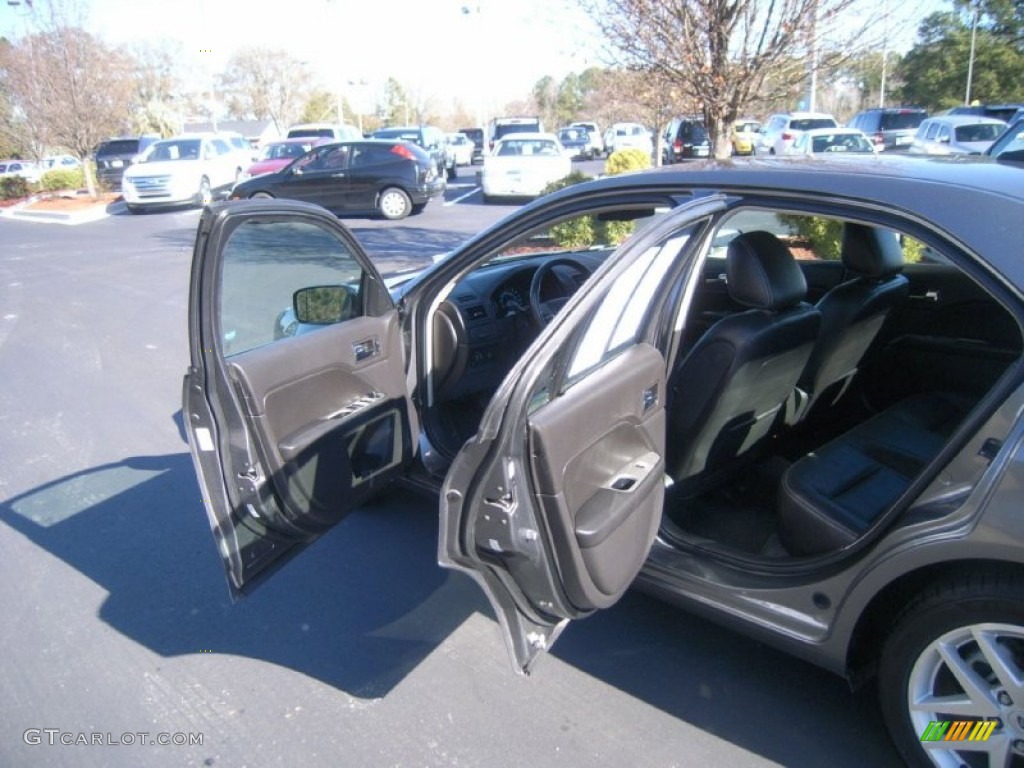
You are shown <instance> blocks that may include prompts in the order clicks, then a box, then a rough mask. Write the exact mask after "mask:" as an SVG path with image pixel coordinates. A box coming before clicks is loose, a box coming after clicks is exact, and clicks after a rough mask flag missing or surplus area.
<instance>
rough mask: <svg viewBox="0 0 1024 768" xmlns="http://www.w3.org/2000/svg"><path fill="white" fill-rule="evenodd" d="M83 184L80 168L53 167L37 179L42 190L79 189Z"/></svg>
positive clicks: (83, 178) (83, 176)
mask: <svg viewBox="0 0 1024 768" xmlns="http://www.w3.org/2000/svg"><path fill="white" fill-rule="evenodd" d="M84 186H85V175H84V174H83V173H82V169H81V168H55V169H54V170H52V171H47V172H46V173H44V174H43V175H42V176H41V177H40V179H39V189H40V190H42V191H43V192H59V191H60V190H62V189H81V188H82V187H84Z"/></svg>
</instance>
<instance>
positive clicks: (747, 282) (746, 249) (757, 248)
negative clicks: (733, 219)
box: [725, 232, 807, 310]
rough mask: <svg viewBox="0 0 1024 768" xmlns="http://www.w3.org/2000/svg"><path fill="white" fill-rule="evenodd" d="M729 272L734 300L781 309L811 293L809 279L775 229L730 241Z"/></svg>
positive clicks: (730, 293) (726, 267)
mask: <svg viewBox="0 0 1024 768" xmlns="http://www.w3.org/2000/svg"><path fill="white" fill-rule="evenodd" d="M725 274H726V278H727V281H728V285H729V295H730V296H731V297H732V298H733V300H734V301H737V302H739V303H740V304H743V305H745V306H748V307H755V308H757V309H769V310H779V309H785V308H786V307H791V306H793V305H795V304H798V303H800V302H801V301H803V300H804V298H805V297H806V296H807V281H806V280H804V273H803V272H801V271H800V267H799V266H798V265H797V263H796V259H794V258H793V254H791V253H790V252H789V249H788V248H787V247H786V246H785V245H783V243H782V241H781V240H779V238H777V237H776V236H775V235H773V234H772V233H771V232H745V233H743V234H742V235H739V236H738V237H736V238H735V239H733V240H732V242H730V243H729V250H728V253H727V255H726V264H725Z"/></svg>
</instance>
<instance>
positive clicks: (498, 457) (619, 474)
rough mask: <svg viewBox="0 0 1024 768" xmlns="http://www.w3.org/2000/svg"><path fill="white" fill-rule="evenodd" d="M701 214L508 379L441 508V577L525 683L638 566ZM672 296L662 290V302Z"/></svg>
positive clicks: (599, 276) (654, 524)
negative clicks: (493, 635)
mask: <svg viewBox="0 0 1024 768" xmlns="http://www.w3.org/2000/svg"><path fill="white" fill-rule="evenodd" d="M723 206H724V200H723V199H722V198H718V197H715V198H707V199H704V200H701V201H699V202H696V203H691V204H690V205H687V206H684V207H683V208H681V209H679V211H680V212H682V213H677V212H673V213H672V214H669V215H668V217H667V218H666V219H665V220H663V221H661V222H659V223H658V224H656V225H654V226H652V227H651V228H649V229H648V230H647V231H646V233H645V234H641V235H636V236H634V238H635V242H632V243H631V244H630V245H629V246H628V247H626V248H624V249H620V251H619V252H617V253H616V254H615V255H614V256H613V257H612V260H611V261H610V263H608V264H606V265H605V267H604V268H602V270H600V271H599V272H598V273H596V274H595V275H594V277H593V278H592V279H591V281H590V282H589V283H588V284H587V285H585V286H584V287H583V288H582V289H581V290H580V291H579V292H578V293H577V294H576V295H575V296H574V297H573V299H572V300H571V301H570V303H569V305H567V307H566V308H565V309H564V310H563V311H562V312H561V313H560V314H559V315H558V316H557V317H556V318H555V321H554V323H553V324H552V326H550V327H549V328H548V329H547V330H546V331H545V333H543V334H542V335H541V337H540V338H539V339H538V340H537V341H536V343H535V344H534V345H533V346H532V347H531V349H530V350H529V351H528V352H527V353H526V355H525V356H524V358H523V360H522V361H521V363H520V364H519V365H518V366H517V367H516V368H515V369H514V370H513V371H512V373H511V374H510V375H509V377H508V378H507V379H506V381H505V383H504V384H503V385H502V387H501V389H500V390H499V392H498V394H497V395H496V396H495V398H494V399H493V400H492V402H491V404H490V406H489V408H488V410H487V412H486V414H485V415H484V419H483V422H482V424H481V428H480V431H479V432H478V433H477V435H476V436H475V437H474V438H473V439H472V440H470V441H469V442H468V443H467V444H466V446H465V447H464V448H463V450H462V451H461V452H460V453H459V455H458V456H457V457H456V460H455V462H454V463H453V465H452V468H451V471H450V472H449V475H448V477H447V479H446V482H445V487H444V490H443V494H442V498H441V539H440V550H439V559H440V561H441V563H442V565H446V566H448V567H452V568H456V569H459V570H462V571H465V572H466V573H468V574H469V575H470V576H472V577H473V578H474V579H475V580H476V581H477V582H478V583H479V584H480V586H481V587H482V588H483V589H484V591H485V592H486V593H487V595H488V597H489V598H490V600H491V603H492V605H493V606H494V608H495V611H496V612H497V614H498V618H499V620H500V622H501V624H502V629H503V631H504V634H505V639H506V642H507V644H508V647H509V651H510V654H511V656H512V660H513V665H514V666H515V668H516V669H517V671H520V672H528V671H529V669H530V667H531V665H532V664H533V663H534V662H535V660H536V659H537V658H538V655H539V654H540V653H541V652H543V651H546V650H547V649H548V648H550V647H551V644H552V643H553V642H554V640H555V638H556V637H557V635H558V634H559V632H560V631H561V629H562V628H563V627H564V626H565V625H566V623H567V622H568V621H569V620H571V619H574V618H579V617H582V616H586V615H588V614H590V613H592V612H593V611H596V610H598V609H602V608H607V607H609V606H611V605H613V604H614V603H615V602H616V601H617V600H618V599H619V598H620V597H621V596H622V595H623V594H624V593H625V591H626V590H627V589H628V587H629V586H630V584H631V583H632V581H633V579H634V577H635V576H636V574H637V573H638V572H639V570H640V568H641V567H642V565H643V563H644V561H645V560H646V557H647V554H648V551H649V549H650V546H651V544H652V542H653V540H654V537H655V535H656V532H657V529H658V525H659V523H660V520H661V514H662V506H663V502H664V492H665V491H664V489H665V483H664V480H665V474H664V471H665V463H664V456H665V439H666V437H665V424H666V413H665V382H666V356H665V353H664V351H663V350H662V348H661V347H663V346H665V343H664V341H663V340H664V339H666V338H669V337H670V336H671V334H670V333H667V332H666V331H667V330H669V331H670V330H671V322H672V318H673V317H675V311H674V310H675V307H676V305H677V302H679V301H681V300H682V299H681V298H680V297H681V296H682V295H683V294H684V293H685V291H680V290H678V289H679V288H680V286H682V285H684V284H686V280H687V275H688V274H689V271H690V270H691V269H692V265H693V263H694V262H695V258H694V257H695V252H696V250H697V248H698V246H699V241H700V239H701V238H700V233H701V232H703V228H704V224H705V223H706V221H707V219H708V216H709V214H710V213H712V212H714V211H717V210H720V209H721V208H722V207H723ZM673 287H675V289H676V290H673Z"/></svg>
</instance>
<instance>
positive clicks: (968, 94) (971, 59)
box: [964, 6, 978, 106]
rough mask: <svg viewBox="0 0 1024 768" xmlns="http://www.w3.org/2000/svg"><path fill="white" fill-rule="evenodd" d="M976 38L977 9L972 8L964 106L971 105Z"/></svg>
mask: <svg viewBox="0 0 1024 768" xmlns="http://www.w3.org/2000/svg"><path fill="white" fill-rule="evenodd" d="M977 36H978V8H977V6H975V8H974V18H973V19H972V20H971V53H970V55H969V56H968V58H967V92H966V93H965V94H964V106H969V105H970V103H971V80H972V79H973V78H974V42H975V39H976V38H977Z"/></svg>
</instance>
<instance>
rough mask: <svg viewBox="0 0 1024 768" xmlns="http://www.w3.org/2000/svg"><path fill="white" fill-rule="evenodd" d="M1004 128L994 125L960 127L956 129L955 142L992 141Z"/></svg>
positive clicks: (980, 124) (983, 124)
mask: <svg viewBox="0 0 1024 768" xmlns="http://www.w3.org/2000/svg"><path fill="white" fill-rule="evenodd" d="M1003 128H1005V126H1002V125H998V124H996V123H979V124H978V125H961V126H959V127H957V129H956V140H957V141H994V140H995V138H996V136H998V135H999V134H1000V133H1002V131H1003Z"/></svg>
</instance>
